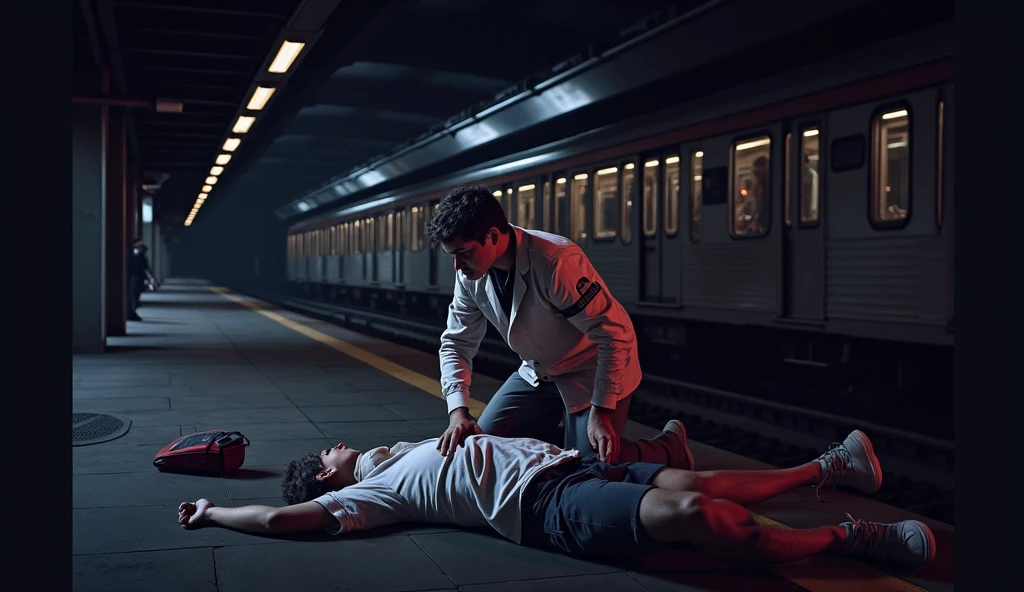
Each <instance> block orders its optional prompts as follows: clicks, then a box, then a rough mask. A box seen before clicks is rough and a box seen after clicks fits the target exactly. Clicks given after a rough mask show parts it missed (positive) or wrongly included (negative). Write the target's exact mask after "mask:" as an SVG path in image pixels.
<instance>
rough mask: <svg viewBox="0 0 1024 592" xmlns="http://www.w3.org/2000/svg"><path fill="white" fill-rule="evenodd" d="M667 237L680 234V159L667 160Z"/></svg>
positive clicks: (672, 157)
mask: <svg viewBox="0 0 1024 592" xmlns="http://www.w3.org/2000/svg"><path fill="white" fill-rule="evenodd" d="M664 211H665V236H675V235H677V234H679V157H678V156H669V157H668V158H666V159H665V209H664Z"/></svg>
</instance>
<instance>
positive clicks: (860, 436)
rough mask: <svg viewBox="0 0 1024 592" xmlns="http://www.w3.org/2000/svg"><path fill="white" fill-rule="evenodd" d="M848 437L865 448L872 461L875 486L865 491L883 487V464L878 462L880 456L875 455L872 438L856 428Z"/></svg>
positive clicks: (869, 459) (874, 490)
mask: <svg viewBox="0 0 1024 592" xmlns="http://www.w3.org/2000/svg"><path fill="white" fill-rule="evenodd" d="M848 437H849V438H853V440H854V441H856V442H857V444H859V445H860V447H861V448H863V449H864V453H865V456H867V458H868V461H869V462H870V463H871V476H872V477H874V479H875V488H874V489H873V490H871V491H867V492H865V493H875V492H877V491H878V490H879V489H881V488H882V464H881V463H880V462H878V457H877V456H875V447H874V446H873V445H872V444H871V439H870V438H868V435H867V434H865V433H864V432H862V431H860V430H854V431H853V432H852V433H851V434H850V435H849V436H848Z"/></svg>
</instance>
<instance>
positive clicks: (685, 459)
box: [661, 419, 697, 471]
mask: <svg viewBox="0 0 1024 592" xmlns="http://www.w3.org/2000/svg"><path fill="white" fill-rule="evenodd" d="M661 432H662V434H672V435H673V436H675V437H676V440H677V441H678V444H679V453H678V455H677V457H676V459H674V460H673V462H670V463H669V465H668V466H670V467H672V468H674V469H686V470H687V471H696V470H697V469H695V468H694V462H693V452H691V451H690V446H689V445H688V444H687V443H686V426H685V425H683V422H681V421H679V420H678V419H670V420H669V421H668V423H666V424H665V427H664V428H662V430H661Z"/></svg>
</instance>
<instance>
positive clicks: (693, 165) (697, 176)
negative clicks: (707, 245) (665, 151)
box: [690, 150, 704, 243]
mask: <svg viewBox="0 0 1024 592" xmlns="http://www.w3.org/2000/svg"><path fill="white" fill-rule="evenodd" d="M690 175H691V180H690V240H691V241H693V242H695V243H699V242H700V214H701V207H700V206H701V200H702V199H703V197H704V195H703V193H704V192H703V191H702V189H703V187H704V183H703V181H704V151H703V150H697V151H696V152H694V153H693V154H692V155H690Z"/></svg>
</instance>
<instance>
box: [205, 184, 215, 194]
mask: <svg viewBox="0 0 1024 592" xmlns="http://www.w3.org/2000/svg"><path fill="white" fill-rule="evenodd" d="M211 191H213V185H203V193H209V192H211Z"/></svg>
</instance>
